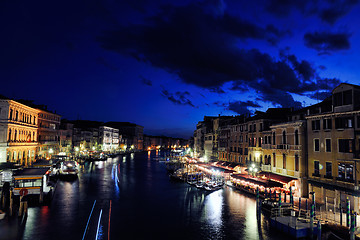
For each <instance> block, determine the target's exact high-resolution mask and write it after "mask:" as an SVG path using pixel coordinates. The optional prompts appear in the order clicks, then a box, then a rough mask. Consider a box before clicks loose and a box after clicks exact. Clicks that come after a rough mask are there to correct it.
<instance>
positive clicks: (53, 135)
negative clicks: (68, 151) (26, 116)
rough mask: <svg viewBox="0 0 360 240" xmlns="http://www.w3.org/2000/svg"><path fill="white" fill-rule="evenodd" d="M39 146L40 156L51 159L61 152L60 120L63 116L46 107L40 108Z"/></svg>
mask: <svg viewBox="0 0 360 240" xmlns="http://www.w3.org/2000/svg"><path fill="white" fill-rule="evenodd" d="M38 110H39V113H38V148H37V156H38V157H39V158H47V159H49V158H50V157H51V156H52V155H56V154H58V153H59V152H60V136H59V128H60V120H61V116H60V115H58V114H56V113H52V112H50V111H47V109H46V107H45V108H43V109H40V108H39V109H38Z"/></svg>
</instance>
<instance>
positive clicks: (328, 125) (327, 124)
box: [323, 119, 332, 130]
mask: <svg viewBox="0 0 360 240" xmlns="http://www.w3.org/2000/svg"><path fill="white" fill-rule="evenodd" d="M323 129H325V130H329V129H332V121H331V119H324V120H323Z"/></svg>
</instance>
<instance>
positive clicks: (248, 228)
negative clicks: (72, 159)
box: [24, 151, 281, 240]
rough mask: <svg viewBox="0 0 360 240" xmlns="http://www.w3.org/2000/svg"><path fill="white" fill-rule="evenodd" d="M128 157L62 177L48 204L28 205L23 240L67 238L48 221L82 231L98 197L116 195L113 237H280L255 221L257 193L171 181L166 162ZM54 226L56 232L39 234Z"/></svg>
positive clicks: (188, 239) (112, 227)
mask: <svg viewBox="0 0 360 240" xmlns="http://www.w3.org/2000/svg"><path fill="white" fill-rule="evenodd" d="M126 156H127V157H126ZM139 156H140V157H139ZM154 156H156V151H152V152H151V156H150V157H154ZM130 159H131V155H130V154H129V155H125V156H123V157H119V158H116V160H115V161H114V160H112V161H111V162H106V163H105V162H104V164H103V165H102V166H99V165H98V166H97V167H95V166H93V165H92V164H87V165H86V166H85V167H84V171H83V172H82V173H81V174H80V177H79V181H78V180H76V181H59V183H58V187H57V188H58V189H57V193H56V198H55V199H54V201H53V203H52V206H51V207H50V208H49V209H45V208H43V209H41V211H38V210H36V209H35V208H34V209H29V210H30V211H29V213H30V214H29V218H28V222H27V226H26V231H25V234H24V236H26V237H25V238H24V239H65V238H64V237H66V236H67V234H65V233H63V232H64V231H60V230H57V229H53V228H51V225H50V224H49V223H50V222H51V223H53V224H54V223H55V224H56V225H58V226H62V227H63V228H64V229H66V230H67V232H69V233H70V232H72V234H74V233H75V235H76V236H82V234H83V231H84V228H85V225H86V221H87V218H88V217H89V213H90V210H91V206H92V204H93V202H94V200H95V199H96V200H97V201H98V203H99V204H100V203H101V199H102V200H103V201H102V202H103V203H108V201H109V199H112V200H113V208H112V217H111V222H112V224H111V233H110V235H111V237H110V239H157V240H161V239H173V240H175V239H186V240H191V239H196V240H201V239H237V240H238V239H281V238H278V237H276V238H274V237H269V236H270V235H269V231H268V229H266V226H265V227H264V226H263V225H259V224H258V223H257V219H256V203H255V199H254V198H253V197H249V196H246V195H244V194H243V193H241V192H239V191H237V190H234V189H232V188H228V187H225V188H224V189H222V190H218V191H215V192H208V191H206V190H204V189H197V188H195V187H194V186H190V185H189V184H187V183H182V182H172V181H169V178H168V176H167V175H166V169H165V164H164V163H161V162H158V161H153V160H152V159H150V160H149V156H148V153H146V152H145V153H144V154H142V155H137V154H136V155H135V156H134V157H133V161H130ZM86 168H91V169H92V170H91V171H88V169H86ZM79 185H80V187H79ZM120 189H121V191H120ZM104 199H106V201H105V200H104ZM99 206H100V205H99ZM48 220H50V221H48ZM41 224H43V226H42V225H41ZM104 224H105V222H104ZM139 226H141V229H142V230H141V231H139ZM51 229H52V230H51ZM50 230H51V231H52V232H54V231H55V232H54V233H47V235H44V236H47V238H45V237H44V238H37V237H38V236H39V235H40V234H43V233H44V232H47V231H50ZM56 231H58V232H56ZM105 235H106V234H105ZM49 237H55V238H49ZM57 237H58V238H57ZM60 237H62V238H60ZM69 239H70V238H69ZM71 239H74V238H71ZM80 239H81V237H80Z"/></svg>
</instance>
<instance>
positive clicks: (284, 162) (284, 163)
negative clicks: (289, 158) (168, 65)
mask: <svg viewBox="0 0 360 240" xmlns="http://www.w3.org/2000/svg"><path fill="white" fill-rule="evenodd" d="M283 169H286V155H285V154H283Z"/></svg>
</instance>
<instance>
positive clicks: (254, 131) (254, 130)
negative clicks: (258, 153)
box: [254, 124, 256, 132]
mask: <svg viewBox="0 0 360 240" xmlns="http://www.w3.org/2000/svg"><path fill="white" fill-rule="evenodd" d="M254 132H256V124H254Z"/></svg>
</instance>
